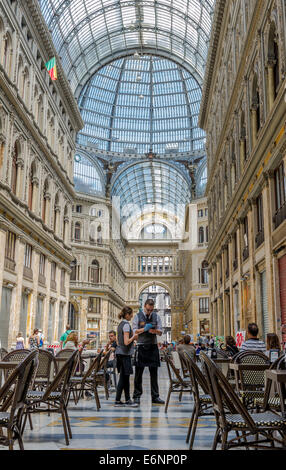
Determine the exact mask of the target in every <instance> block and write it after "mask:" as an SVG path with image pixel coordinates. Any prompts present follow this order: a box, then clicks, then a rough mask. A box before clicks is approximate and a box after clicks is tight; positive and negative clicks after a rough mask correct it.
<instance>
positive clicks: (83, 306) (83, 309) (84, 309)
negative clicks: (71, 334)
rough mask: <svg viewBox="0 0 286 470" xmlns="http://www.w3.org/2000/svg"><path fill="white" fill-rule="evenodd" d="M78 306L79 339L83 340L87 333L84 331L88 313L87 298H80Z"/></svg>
mask: <svg viewBox="0 0 286 470" xmlns="http://www.w3.org/2000/svg"><path fill="white" fill-rule="evenodd" d="M79 300H80V301H79V305H80V312H79V332H78V335H79V338H80V339H81V338H85V337H86V334H87V331H86V324H87V313H88V297H81V298H80V299H79Z"/></svg>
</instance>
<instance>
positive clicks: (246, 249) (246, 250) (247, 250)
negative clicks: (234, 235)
mask: <svg viewBox="0 0 286 470" xmlns="http://www.w3.org/2000/svg"><path fill="white" fill-rule="evenodd" d="M248 257H249V247H248V246H246V247H245V248H243V251H242V259H243V261H245V260H246V259H247V258H248Z"/></svg>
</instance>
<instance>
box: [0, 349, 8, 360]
mask: <svg viewBox="0 0 286 470" xmlns="http://www.w3.org/2000/svg"><path fill="white" fill-rule="evenodd" d="M6 354H8V351H7V349H5V348H0V360H1V361H2V358H3V357H4V356H6Z"/></svg>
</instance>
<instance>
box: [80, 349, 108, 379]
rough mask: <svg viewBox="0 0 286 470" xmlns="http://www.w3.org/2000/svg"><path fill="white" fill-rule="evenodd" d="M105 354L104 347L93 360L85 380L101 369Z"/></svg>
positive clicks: (84, 377)
mask: <svg viewBox="0 0 286 470" xmlns="http://www.w3.org/2000/svg"><path fill="white" fill-rule="evenodd" d="M102 354H103V349H102V350H101V351H100V353H99V354H98V356H96V358H95V359H94V360H93V361H92V362H91V364H90V366H89V368H88V370H87V371H86V373H85V374H84V376H83V378H82V381H83V382H84V381H85V380H86V379H88V378H89V377H90V376H91V375H92V374H96V373H97V372H98V371H99V369H100V364H101V358H102Z"/></svg>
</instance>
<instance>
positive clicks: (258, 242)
mask: <svg viewBox="0 0 286 470" xmlns="http://www.w3.org/2000/svg"><path fill="white" fill-rule="evenodd" d="M263 242H264V230H261V231H260V232H258V233H257V235H256V237H255V245H256V248H258V247H259V246H260V245H261V244H262V243H263Z"/></svg>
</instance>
